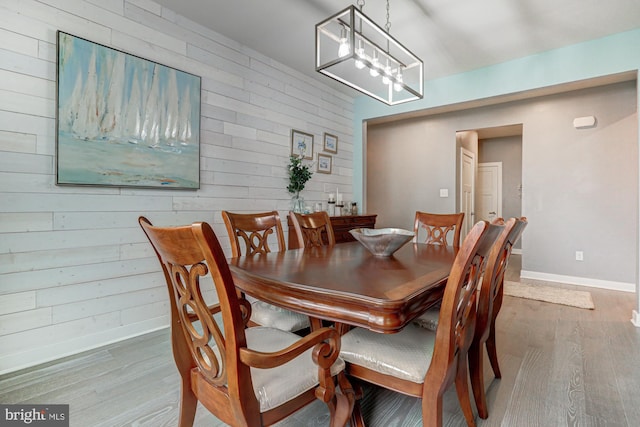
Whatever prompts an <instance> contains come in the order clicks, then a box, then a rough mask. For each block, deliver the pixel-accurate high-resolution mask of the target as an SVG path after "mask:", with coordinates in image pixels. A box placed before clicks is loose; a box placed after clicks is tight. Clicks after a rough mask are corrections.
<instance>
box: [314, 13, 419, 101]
mask: <svg viewBox="0 0 640 427" xmlns="http://www.w3.org/2000/svg"><path fill="white" fill-rule="evenodd" d="M316 71H318V72H320V73H322V74H324V75H327V76H329V77H331V78H332V79H334V80H337V81H339V82H341V83H343V84H345V85H347V86H350V87H352V88H354V89H356V90H358V91H360V92H362V93H364V94H365V95H368V96H371V97H372V98H375V99H377V100H379V101H381V102H384V103H385V104H388V105H396V104H401V103H404V102H408V101H414V100H417V99H422V97H423V86H424V65H423V63H422V61H421V60H420V59H419V58H418V57H417V56H415V55H414V54H413V53H412V52H411V51H410V50H409V49H407V48H406V47H404V46H403V45H402V44H401V43H400V42H398V41H397V40H396V39H395V38H394V37H392V36H391V35H390V34H389V33H388V32H387V31H385V30H384V29H382V28H381V27H379V26H378V25H377V24H376V23H375V22H373V21H372V20H371V19H370V18H369V17H367V16H366V15H365V14H364V13H362V11H361V10H359V9H357V8H356V6H353V5H351V6H349V7H347V8H346V9H344V10H342V11H340V12H338V13H336V14H335V15H333V16H331V17H329V18H327V19H325V20H324V21H322V22H320V23H319V24H317V25H316Z"/></svg>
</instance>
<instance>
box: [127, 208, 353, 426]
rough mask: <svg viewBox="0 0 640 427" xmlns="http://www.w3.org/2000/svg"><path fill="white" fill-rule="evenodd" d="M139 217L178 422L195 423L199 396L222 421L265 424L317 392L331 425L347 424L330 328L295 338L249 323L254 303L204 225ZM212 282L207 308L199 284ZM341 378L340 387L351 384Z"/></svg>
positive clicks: (338, 362)
mask: <svg viewBox="0 0 640 427" xmlns="http://www.w3.org/2000/svg"><path fill="white" fill-rule="evenodd" d="M138 221H139V223H140V226H141V227H142V229H143V230H144V232H145V234H146V235H147V237H148V239H149V241H150V242H151V245H152V246H153V249H154V250H155V253H156V255H157V257H158V260H159V261H160V265H161V267H162V271H163V273H164V277H165V280H166V284H167V287H168V290H169V300H170V305H171V307H170V310H171V344H172V347H173V356H174V359H175V363H176V367H177V368H178V372H179V373H180V377H181V388H180V415H179V417H180V418H179V424H178V425H179V426H180V427H188V426H192V425H193V421H194V417H195V413H196V407H197V404H198V402H200V403H201V404H202V405H203V406H204V407H205V408H207V409H208V410H209V411H211V413H213V414H214V415H215V416H216V417H218V418H219V419H220V420H221V421H223V422H224V423H226V424H229V425H232V426H263V425H271V424H273V423H275V422H277V421H279V420H281V419H283V418H285V417H286V416H288V415H290V414H291V413H293V412H294V411H297V410H298V409H300V408H302V407H304V406H305V405H307V404H309V403H311V402H313V401H314V400H315V399H316V398H318V399H321V400H322V401H324V402H326V403H327V405H328V407H329V413H330V416H331V425H332V426H344V425H345V424H346V422H347V420H348V418H349V415H350V408H349V400H348V399H347V398H346V397H345V396H344V395H343V394H340V393H338V392H336V389H335V383H334V377H335V376H336V375H338V374H339V373H340V372H342V371H343V369H344V362H343V361H342V360H341V359H340V358H339V355H338V353H339V348H340V336H339V334H338V333H337V332H336V330H335V329H332V328H320V329H318V330H315V331H314V332H312V333H310V334H309V335H307V336H305V337H300V336H298V335H296V334H294V333H291V332H287V331H282V330H279V329H275V328H268V327H262V326H260V327H253V328H246V327H245V326H246V320H247V316H248V315H249V314H250V312H251V306H250V305H249V304H248V303H247V301H246V300H244V299H243V298H242V297H241V295H239V294H238V293H237V291H236V288H235V285H234V282H233V277H232V276H231V272H230V270H229V266H228V264H227V261H226V258H225V255H224V252H223V251H222V248H221V247H220V243H219V242H218V239H217V237H216V235H215V233H214V231H213V230H212V229H211V227H210V226H209V225H208V224H207V223H194V224H193V225H187V226H181V227H167V228H162V227H154V226H153V225H152V224H151V223H150V222H149V220H147V219H146V218H144V217H140V218H139V220H138ZM211 282H213V284H212V286H213V287H214V288H215V291H216V294H217V297H218V303H217V304H215V305H213V306H207V303H206V302H205V300H204V298H203V294H204V293H205V292H203V290H202V289H201V288H202V287H205V286H204V284H211ZM220 320H221V321H220ZM344 384H346V383H341V388H344V389H348V387H342V386H343V385H344Z"/></svg>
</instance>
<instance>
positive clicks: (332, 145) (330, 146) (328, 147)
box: [323, 132, 338, 154]
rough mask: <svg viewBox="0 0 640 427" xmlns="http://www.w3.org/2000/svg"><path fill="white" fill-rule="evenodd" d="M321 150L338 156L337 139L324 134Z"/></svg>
mask: <svg viewBox="0 0 640 427" xmlns="http://www.w3.org/2000/svg"><path fill="white" fill-rule="evenodd" d="M323 150H324V151H327V152H329V153H333V154H338V137H337V136H335V135H331V134H330V133H326V132H325V134H324V146H323Z"/></svg>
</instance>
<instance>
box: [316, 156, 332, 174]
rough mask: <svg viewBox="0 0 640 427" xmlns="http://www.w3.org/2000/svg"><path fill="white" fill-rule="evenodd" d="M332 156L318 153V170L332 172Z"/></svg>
mask: <svg viewBox="0 0 640 427" xmlns="http://www.w3.org/2000/svg"><path fill="white" fill-rule="evenodd" d="M331 160H332V159H331V156H330V155H328V154H320V153H318V172H319V173H331Z"/></svg>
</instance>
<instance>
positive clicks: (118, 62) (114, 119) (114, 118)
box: [100, 53, 124, 139]
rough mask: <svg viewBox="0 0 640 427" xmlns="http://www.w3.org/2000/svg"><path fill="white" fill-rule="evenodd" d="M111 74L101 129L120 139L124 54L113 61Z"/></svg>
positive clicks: (106, 133)
mask: <svg viewBox="0 0 640 427" xmlns="http://www.w3.org/2000/svg"><path fill="white" fill-rule="evenodd" d="M110 75H111V78H110V79H109V83H108V88H107V95H106V97H105V103H104V115H103V116H102V122H101V125H100V130H101V131H102V133H103V134H104V135H105V136H107V137H110V138H113V139H119V138H121V137H122V124H121V118H122V107H123V102H122V99H123V95H124V54H121V53H120V54H117V56H116V58H115V61H113V65H112V67H111V72H110Z"/></svg>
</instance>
